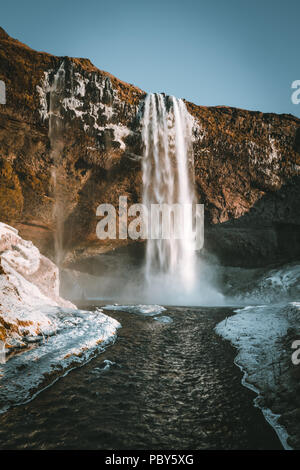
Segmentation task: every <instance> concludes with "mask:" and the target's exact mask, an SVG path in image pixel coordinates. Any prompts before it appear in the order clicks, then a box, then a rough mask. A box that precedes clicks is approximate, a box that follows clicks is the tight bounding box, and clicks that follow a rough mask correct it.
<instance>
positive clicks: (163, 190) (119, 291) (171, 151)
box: [70, 94, 224, 306]
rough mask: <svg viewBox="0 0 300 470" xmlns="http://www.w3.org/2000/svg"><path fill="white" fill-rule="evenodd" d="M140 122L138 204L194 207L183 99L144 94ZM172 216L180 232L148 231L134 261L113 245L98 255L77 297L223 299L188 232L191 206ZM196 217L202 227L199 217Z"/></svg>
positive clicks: (170, 301)
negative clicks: (99, 271) (110, 251)
mask: <svg viewBox="0 0 300 470" xmlns="http://www.w3.org/2000/svg"><path fill="white" fill-rule="evenodd" d="M141 124H142V139H143V146H144V154H143V159H142V181H143V188H142V203H143V205H144V206H146V207H147V208H148V210H149V209H150V207H151V206H152V205H153V204H154V205H158V204H168V205H175V204H176V205H178V206H180V207H182V208H184V207H190V208H191V207H192V206H193V207H195V203H196V196H195V190H194V155H193V124H194V121H193V118H192V117H191V115H190V114H189V113H188V111H187V108H186V106H185V103H184V101H183V100H181V99H177V98H175V97H173V96H165V95H163V94H149V95H147V96H146V98H145V101H144V103H143V109H142V119H141ZM178 217H179V218H176V222H175V220H174V222H173V223H174V224H175V223H176V224H177V226H182V227H184V229H183V230H182V234H181V236H180V237H179V238H176V237H174V236H171V237H169V238H165V239H162V238H157V239H151V238H150V237H149V238H148V239H147V241H146V242H145V245H146V246H145V252H144V253H143V256H142V260H141V261H139V262H137V260H136V259H134V255H133V256H131V257H130V256H129V258H128V259H126V256H128V254H127V255H126V254H123V258H122V251H119V250H117V252H118V251H119V253H117V252H116V254H115V256H116V260H114V261H113V258H114V255H113V254H111V255H102V256H99V257H98V262H96V264H98V266H100V265H101V263H103V264H104V265H106V269H104V272H103V275H102V276H101V277H99V278H97V276H96V277H94V276H86V278H85V281H84V285H85V287H84V288H83V293H82V296H83V298H87V299H90V298H91V297H94V296H95V298H97V299H99V298H100V299H103V300H105V299H107V300H108V299H109V300H115V301H122V302H132V303H137V302H143V303H150V304H153V303H159V304H163V305H178V306H182V305H185V306H186V305H223V304H224V299H223V296H222V294H221V293H219V292H218V291H217V289H216V288H215V287H214V286H215V284H216V278H215V271H214V268H213V267H212V265H209V264H207V263H204V262H203V260H201V258H200V256H199V254H198V253H197V251H196V240H195V237H192V236H191V233H192V232H193V230H194V228H193V227H194V225H195V224H193V222H194V220H193V213H192V211H187V212H185V211H182V213H181V214H180V213H179V216H178ZM203 217H204V216H202V218H203ZM201 223H202V225H201V226H202V227H203V224H204V220H202V221H201ZM197 229H198V227H197ZM149 231H150V230H149ZM109 259H110V260H111V265H109V261H108V260H109ZM96 272H97V269H96ZM82 282H83V281H82V279H81V285H82ZM70 284H71V282H70ZM97 285H98V287H97ZM95 291H96V292H95ZM92 292H93V294H92Z"/></svg>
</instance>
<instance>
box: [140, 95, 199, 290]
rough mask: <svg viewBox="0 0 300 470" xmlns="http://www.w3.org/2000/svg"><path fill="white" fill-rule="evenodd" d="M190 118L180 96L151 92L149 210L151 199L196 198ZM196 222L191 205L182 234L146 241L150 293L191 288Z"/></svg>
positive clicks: (146, 131)
mask: <svg viewBox="0 0 300 470" xmlns="http://www.w3.org/2000/svg"><path fill="white" fill-rule="evenodd" d="M192 123H193V121H192V117H191V116H190V114H189V113H188V111H187V109H186V106H185V103H184V102H183V101H182V100H180V99H177V98H175V97H165V96H164V95H162V94H149V95H147V97H146V99H145V107H144V115H143V121H142V126H143V129H142V138H143V143H144V157H143V165H142V171H143V204H144V205H145V206H147V207H148V209H149V208H150V207H151V205H152V204H172V205H173V204H178V205H181V206H182V207H184V208H185V209H189V208H190V209H191V208H192V204H193V203H195V196H194V182H193V180H194V171H193V170H194V161H193V160H194V159H193V147H192ZM192 221H193V219H192V210H190V211H189V210H184V213H182V214H181V218H180V220H179V224H181V225H182V226H184V234H183V236H181V237H180V238H175V237H170V238H169V239H150V238H149V239H148V240H147V247H146V267H145V271H146V279H147V283H148V286H149V287H150V288H151V290H152V292H153V290H155V285H156V286H157V288H158V289H160V288H162V289H168V290H172V291H173V292H176V293H178V292H180V293H181V294H182V296H184V295H185V294H186V293H188V292H190V291H192V290H193V288H194V284H195V280H196V274H195V270H196V259H195V256H196V254H195V242H194V240H193V237H192V236H191V234H192V228H193V224H192ZM173 223H175V221H174V222H173ZM177 224H178V219H177Z"/></svg>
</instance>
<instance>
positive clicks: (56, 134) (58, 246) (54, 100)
mask: <svg viewBox="0 0 300 470" xmlns="http://www.w3.org/2000/svg"><path fill="white" fill-rule="evenodd" d="M64 92H65V70H64V63H62V64H61V66H60V68H59V69H58V71H57V73H56V74H55V76H54V81H53V84H52V86H51V88H50V107H49V140H50V145H51V158H52V160H53V167H52V170H51V179H52V187H53V198H54V204H53V220H54V225H55V231H54V250H55V262H56V264H57V265H58V266H60V265H61V263H62V261H63V258H64V248H63V245H64V242H63V240H64V218H65V217H64V204H65V203H64V201H65V198H64V193H65V192H66V188H65V183H64V178H63V177H64V170H63V166H62V151H63V147H64V142H63V118H62V116H61V105H62V100H63V97H64Z"/></svg>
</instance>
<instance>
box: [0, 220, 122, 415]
mask: <svg viewBox="0 0 300 470" xmlns="http://www.w3.org/2000/svg"><path fill="white" fill-rule="evenodd" d="M119 326H120V324H119V323H118V322H117V321H116V320H114V319H112V318H110V317H108V316H107V315H105V314H104V313H103V312H102V311H101V310H99V309H98V310H96V311H95V312H88V311H83V310H78V309H77V308H76V307H75V305H73V304H72V303H70V302H68V301H66V300H64V299H62V298H61V297H60V296H59V272H58V269H57V267H56V266H55V265H54V264H53V263H52V262H51V261H50V260H49V259H48V258H46V257H44V256H43V255H41V254H40V252H39V250H38V249H37V248H36V247H35V246H34V245H33V244H32V243H31V242H30V241H26V240H23V239H22V238H21V237H19V235H18V232H17V231H16V230H15V229H14V228H13V227H10V226H8V225H5V224H2V223H0V341H1V362H2V364H0V384H1V387H0V412H1V411H2V412H3V411H5V410H6V409H7V408H8V407H9V406H11V405H14V404H19V403H22V402H24V401H26V400H28V399H30V397H32V396H33V395H34V394H35V393H36V391H37V390H39V389H40V388H43V386H46V385H48V384H49V383H51V381H53V380H55V379H56V378H57V377H58V376H59V375H61V374H64V373H65V372H66V371H67V370H70V369H71V368H72V367H74V366H76V365H80V364H82V363H84V362H86V361H87V360H89V359H90V358H91V357H93V356H94V355H95V354H96V353H97V352H99V351H101V350H103V347H104V346H105V345H106V344H108V343H109V342H111V341H113V340H114V338H115V335H116V330H117V328H118V327H119ZM20 350H23V351H22V354H19V353H18V352H19V351H20Z"/></svg>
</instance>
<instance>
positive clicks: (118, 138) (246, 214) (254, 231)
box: [0, 29, 300, 265]
mask: <svg viewBox="0 0 300 470" xmlns="http://www.w3.org/2000/svg"><path fill="white" fill-rule="evenodd" d="M0 79H1V80H4V81H5V82H6V88H7V104H6V105H1V107H0V183H1V184H0V220H2V221H4V222H7V223H11V224H14V226H16V227H17V228H18V229H19V230H20V234H21V235H22V236H23V237H25V238H29V239H31V240H33V241H34V242H35V243H36V244H37V245H38V246H39V248H40V249H41V251H42V252H43V253H44V254H47V255H49V256H53V249H54V237H53V234H54V229H55V224H56V220H55V213H56V211H55V198H54V195H55V188H54V185H55V182H56V184H57V185H58V188H59V195H60V196H59V197H60V207H62V208H63V220H62V226H63V242H62V243H63V245H64V247H65V249H66V254H67V256H66V261H68V262H69V263H70V262H71V261H72V260H78V259H79V258H80V257H83V256H85V257H86V256H89V255H93V254H94V253H99V252H103V251H107V250H111V249H114V248H116V247H120V246H121V245H122V244H123V245H124V244H127V241H124V240H123V241H122V240H109V241H102V242H100V241H99V240H98V239H97V237H96V230H95V227H96V224H97V221H98V220H97V218H96V216H95V213H96V207H97V206H98V204H100V203H104V202H109V203H112V204H115V205H116V206H117V205H118V199H119V196H120V195H126V196H127V197H128V203H129V204H130V203H132V202H138V201H139V200H140V197H141V168H140V160H141V157H142V153H143V148H142V141H141V132H140V131H141V124H140V117H141V114H142V112H143V102H144V96H145V93H144V92H143V91H142V90H140V89H138V88H136V87H134V86H133V85H130V84H127V83H124V82H122V81H120V80H118V79H116V78H115V77H113V76H112V75H110V74H108V73H107V72H103V71H100V70H98V69H97V68H96V67H94V66H93V65H92V64H91V62H90V61H89V60H87V59H74V58H69V57H55V56H52V55H50V54H46V53H42V52H36V51H34V50H32V49H30V48H29V47H27V46H25V45H23V44H21V43H20V42H18V41H17V40H15V39H12V38H10V37H9V36H8V35H7V34H6V33H5V31H4V30H2V29H1V30H0ZM187 107H188V110H189V112H190V113H191V115H192V116H193V117H194V127H193V135H194V138H193V140H194V142H193V145H194V155H195V182H196V188H197V194H198V201H199V202H202V203H204V204H205V215H206V225H207V227H206V248H207V249H209V250H211V251H213V252H215V253H217V255H218V256H219V258H220V260H221V261H223V262H224V263H227V264H233V263H236V264H249V263H250V264H251V263H252V264H253V265H260V264H265V263H270V262H275V261H279V260H280V261H281V260H282V259H283V260H284V261H287V260H289V259H290V258H291V256H293V257H295V254H296V256H298V257H299V256H300V245H299V236H298V234H299V227H300V219H299V209H298V208H299V203H298V201H299V193H300V190H299V169H300V144H299V143H300V120H299V119H297V118H295V117H293V116H291V115H276V114H263V113H260V112H253V111H245V110H240V109H235V108H228V107H210V108H209V107H203V106H196V105H194V104H192V103H187ZM49 124H50V132H49ZM58 163H59V165H58ZM58 166H59V171H55V170H57V168H58ZM54 176H55V178H54ZM291 204H292V206H291ZM291 207H292V208H291ZM292 245H293V247H294V248H293V249H292V248H291V246H292ZM292 252H293V254H292Z"/></svg>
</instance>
